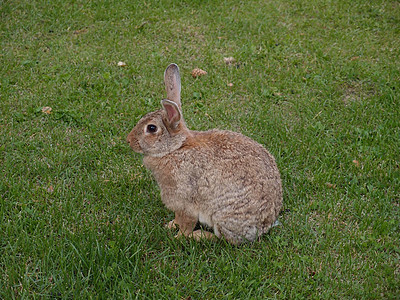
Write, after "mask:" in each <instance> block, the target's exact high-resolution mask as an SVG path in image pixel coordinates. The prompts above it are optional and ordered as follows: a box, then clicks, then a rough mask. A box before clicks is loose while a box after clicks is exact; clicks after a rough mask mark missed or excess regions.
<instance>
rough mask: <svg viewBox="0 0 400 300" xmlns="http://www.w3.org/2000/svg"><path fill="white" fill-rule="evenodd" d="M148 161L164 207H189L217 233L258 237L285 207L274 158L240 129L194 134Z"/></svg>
mask: <svg viewBox="0 0 400 300" xmlns="http://www.w3.org/2000/svg"><path fill="white" fill-rule="evenodd" d="M144 162H145V164H146V166H147V167H149V168H150V169H151V170H152V171H153V173H154V175H155V177H156V179H157V182H158V184H159V185H160V188H161V197H162V200H163V202H164V203H165V205H166V206H167V207H169V208H170V209H172V210H174V211H176V210H185V211H190V212H191V214H192V215H194V216H198V217H199V220H200V221H201V222H203V223H206V224H207V225H209V226H210V227H212V228H214V231H216V234H217V235H218V234H220V233H222V234H223V235H224V236H225V237H227V235H229V234H230V233H229V232H233V234H234V235H235V234H236V235H237V234H241V235H243V236H244V237H245V238H246V239H249V240H254V238H256V237H257V236H258V235H260V234H262V233H264V232H266V231H267V230H268V229H269V228H270V227H271V225H272V224H273V222H274V221H275V220H276V218H277V216H278V214H279V211H280V208H281V206H282V187H281V180H280V175H279V171H278V168H277V165H276V163H275V159H274V158H273V156H272V155H271V154H270V153H269V152H268V151H267V150H266V149H265V148H264V147H263V146H261V145H260V144H258V143H257V142H255V141H253V140H252V139H250V138H248V137H246V136H243V135H242V134H239V133H235V132H231V131H220V130H211V131H206V132H192V136H191V137H189V138H188V139H187V140H186V141H185V143H184V144H183V146H182V147H181V148H180V149H178V150H176V151H174V152H172V153H170V154H168V155H167V156H166V157H163V158H149V159H146V160H145V161H144ZM218 226H220V228H219V227H218ZM246 228H247V229H246ZM224 231H225V232H224ZM228 231H229V232H228ZM246 232H247V233H246ZM227 238H228V239H229V237H227Z"/></svg>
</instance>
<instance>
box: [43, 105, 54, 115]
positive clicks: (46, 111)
mask: <svg viewBox="0 0 400 300" xmlns="http://www.w3.org/2000/svg"><path fill="white" fill-rule="evenodd" d="M52 110H53V109H52V108H51V107H49V106H45V107H43V108H42V113H45V114H47V115H49V114H51V111H52Z"/></svg>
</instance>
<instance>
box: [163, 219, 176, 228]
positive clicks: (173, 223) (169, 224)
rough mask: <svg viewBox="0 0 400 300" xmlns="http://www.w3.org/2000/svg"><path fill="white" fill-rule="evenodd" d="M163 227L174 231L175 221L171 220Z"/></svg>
mask: <svg viewBox="0 0 400 300" xmlns="http://www.w3.org/2000/svg"><path fill="white" fill-rule="evenodd" d="M165 227H166V228H168V229H176V228H177V226H176V223H175V219H173V220H172V221H169V222H168V223H167V224H165Z"/></svg>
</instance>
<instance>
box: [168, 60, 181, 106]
mask: <svg viewBox="0 0 400 300" xmlns="http://www.w3.org/2000/svg"><path fill="white" fill-rule="evenodd" d="M164 82H165V89H166V90H167V99H168V100H171V101H173V102H175V103H176V105H178V107H179V109H182V106H181V76H180V75H179V67H178V66H177V65H176V64H170V65H169V66H168V67H167V69H166V70H165V73H164Z"/></svg>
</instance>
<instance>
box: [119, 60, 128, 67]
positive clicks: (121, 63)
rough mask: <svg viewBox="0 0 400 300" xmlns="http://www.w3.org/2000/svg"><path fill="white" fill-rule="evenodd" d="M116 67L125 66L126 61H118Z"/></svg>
mask: <svg viewBox="0 0 400 300" xmlns="http://www.w3.org/2000/svg"><path fill="white" fill-rule="evenodd" d="M118 67H126V63H124V62H123V61H119V62H118Z"/></svg>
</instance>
